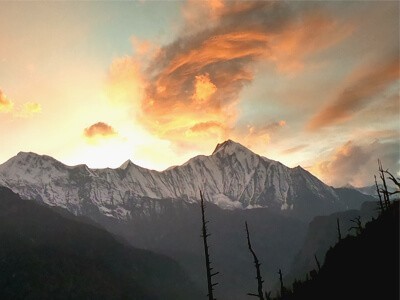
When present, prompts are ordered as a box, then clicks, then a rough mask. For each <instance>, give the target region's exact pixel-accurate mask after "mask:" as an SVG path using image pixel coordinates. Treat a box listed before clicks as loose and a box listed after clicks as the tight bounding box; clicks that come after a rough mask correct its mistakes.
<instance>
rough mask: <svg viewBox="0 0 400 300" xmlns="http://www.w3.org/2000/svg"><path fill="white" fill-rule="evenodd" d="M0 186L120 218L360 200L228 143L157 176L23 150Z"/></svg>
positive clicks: (323, 208) (325, 206)
mask: <svg viewBox="0 0 400 300" xmlns="http://www.w3.org/2000/svg"><path fill="white" fill-rule="evenodd" d="M0 184H1V185H4V186H6V187H9V188H10V189H12V190H13V191H15V192H17V193H18V194H20V195H21V197H23V198H26V199H35V200H37V201H40V202H44V203H46V204H48V205H51V206H59V207H63V208H66V209H67V210H69V211H70V212H72V213H74V214H76V215H80V214H83V215H85V214H87V212H88V211H92V210H93V209H95V210H98V211H99V213H101V214H103V215H105V216H108V217H112V218H117V219H121V220H124V219H125V220H126V219H130V218H133V217H134V215H135V214H137V213H138V211H139V213H142V214H149V213H151V212H150V210H151V211H152V212H157V211H158V210H160V208H161V207H160V206H159V201H157V200H163V199H175V200H179V201H184V202H185V203H196V202H197V201H199V193H200V191H203V192H204V193H205V195H206V198H207V199H208V201H210V202H212V203H214V204H216V205H217V206H219V207H220V208H222V209H253V208H263V207H264V208H269V209H270V210H272V211H282V212H285V213H286V214H290V215H295V216H298V217H300V218H302V219H304V218H305V219H309V218H312V217H313V216H315V215H318V214H328V213H332V212H334V211H339V210H345V209H349V208H358V207H359V205H360V203H359V202H357V203H353V202H352V200H351V199H346V198H343V197H341V196H340V193H338V190H337V189H334V188H332V187H329V186H327V185H326V184H324V183H323V182H322V181H320V180H319V179H318V178H316V177H315V176H313V175H312V174H311V173H309V172H308V171H306V170H304V169H303V168H301V167H300V166H298V167H295V168H289V167H286V166H285V165H283V164H281V163H280V162H277V161H274V160H270V159H268V158H265V157H262V156H259V155H257V154H255V153H253V152H252V151H250V150H249V149H247V148H245V147H244V146H242V145H240V144H238V143H235V142H233V141H231V140H228V141H226V142H224V143H222V144H218V145H217V147H216V148H215V150H214V152H213V153H212V155H210V156H204V155H199V156H196V157H194V158H192V159H190V160H189V161H187V162H186V163H184V164H183V165H181V166H175V167H171V168H169V169H167V170H165V171H162V172H158V171H154V170H148V169H145V168H142V167H139V166H137V165H135V164H133V163H132V162H131V161H129V160H128V161H126V162H125V163H123V164H122V165H121V166H120V167H119V168H116V169H110V168H105V169H90V168H88V167H87V166H86V165H78V166H73V167H71V166H66V165H64V164H62V163H61V162H59V161H57V160H55V159H53V158H52V157H49V156H46V155H37V154H35V153H31V152H20V153H18V155H16V156H15V157H13V158H11V159H10V160H8V161H6V162H5V163H4V164H2V165H0Z"/></svg>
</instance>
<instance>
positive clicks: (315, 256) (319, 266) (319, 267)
mask: <svg viewBox="0 0 400 300" xmlns="http://www.w3.org/2000/svg"><path fill="white" fill-rule="evenodd" d="M314 259H315V262H316V263H317V267H318V273H319V271H321V264H320V263H319V260H318V258H317V255H316V254H314Z"/></svg>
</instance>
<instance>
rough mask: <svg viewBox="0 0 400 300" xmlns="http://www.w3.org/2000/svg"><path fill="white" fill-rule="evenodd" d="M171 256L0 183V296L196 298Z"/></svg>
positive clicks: (26, 297) (140, 299)
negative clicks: (140, 247)
mask: <svg viewBox="0 0 400 300" xmlns="http://www.w3.org/2000/svg"><path fill="white" fill-rule="evenodd" d="M200 298H201V296H199V293H198V292H197V289H196V288H195V287H194V286H193V285H192V284H191V283H190V282H188V280H187V276H186V274H185V273H184V272H183V271H182V270H181V268H180V267H179V265H178V264H177V263H176V262H174V261H173V260H171V259H169V258H167V257H164V256H161V255H156V254H153V253H151V252H148V251H144V250H138V249H135V248H132V247H130V246H128V245H125V244H123V243H121V242H118V241H116V240H115V238H114V237H113V236H112V235H110V234H109V233H107V232H106V231H105V230H102V229H99V228H96V227H94V226H92V225H90V224H84V223H81V222H78V221H76V218H75V217H73V216H70V217H68V218H66V217H65V216H62V215H61V214H59V213H57V212H55V211H53V210H52V209H51V208H49V207H45V206H42V205H39V204H37V203H35V202H34V201H25V200H21V199H20V198H19V196H18V195H16V194H14V193H13V192H12V191H10V190H8V189H6V188H2V187H0V299H138V300H146V299H149V300H150V299H154V300H158V299H160V300H161V299H163V300H164V299H171V300H177V299H200Z"/></svg>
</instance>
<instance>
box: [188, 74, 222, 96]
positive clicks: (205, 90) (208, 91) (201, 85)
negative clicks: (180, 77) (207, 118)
mask: <svg viewBox="0 0 400 300" xmlns="http://www.w3.org/2000/svg"><path fill="white" fill-rule="evenodd" d="M195 78H196V80H195V91H194V94H193V96H192V97H193V99H194V100H195V101H197V102H200V103H203V102H206V101H207V100H208V99H209V98H210V97H211V95H212V94H214V93H215V92H216V90H217V87H216V86H215V84H213V83H212V82H211V80H210V76H209V75H208V74H207V73H206V74H204V75H198V76H196V77H195Z"/></svg>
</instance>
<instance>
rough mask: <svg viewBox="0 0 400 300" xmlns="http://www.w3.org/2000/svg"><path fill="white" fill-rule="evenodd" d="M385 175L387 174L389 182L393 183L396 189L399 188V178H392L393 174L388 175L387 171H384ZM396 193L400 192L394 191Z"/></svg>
mask: <svg viewBox="0 0 400 300" xmlns="http://www.w3.org/2000/svg"><path fill="white" fill-rule="evenodd" d="M384 172H385V173H386V174H388V175H389V179H390V180H391V181H393V183H394V184H395V185H396V186H397V187H398V188H400V183H399V182H398V180H400V178H397V179H396V178H395V177H394V176H393V174H392V173H390V172H389V170H386V171H384ZM396 192H397V193H400V191H396Z"/></svg>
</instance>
